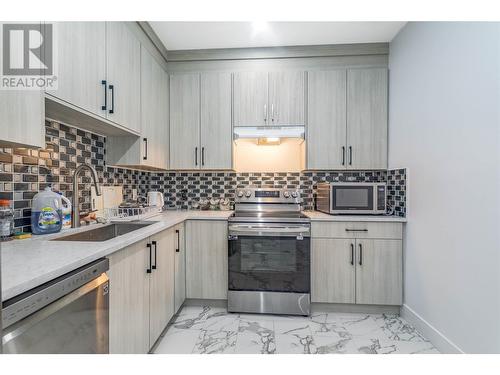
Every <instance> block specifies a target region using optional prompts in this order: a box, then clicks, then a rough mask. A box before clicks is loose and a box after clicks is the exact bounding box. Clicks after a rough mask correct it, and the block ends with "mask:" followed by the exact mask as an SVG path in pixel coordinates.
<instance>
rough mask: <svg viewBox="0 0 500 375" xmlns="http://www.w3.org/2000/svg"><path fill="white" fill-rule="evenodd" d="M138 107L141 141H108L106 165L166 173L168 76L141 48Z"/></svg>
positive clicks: (112, 138)
mask: <svg viewBox="0 0 500 375" xmlns="http://www.w3.org/2000/svg"><path fill="white" fill-rule="evenodd" d="M140 106H141V121H140V124H141V135H140V137H135V136H132V137H117V136H116V137H108V153H107V163H108V164H111V165H123V166H135V167H139V168H146V169H167V168H168V157H169V152H168V149H169V143H168V74H167V72H166V71H165V70H163V68H162V66H161V65H160V64H159V63H158V62H157V61H156V59H155V58H154V57H153V56H152V55H151V54H150V53H149V51H148V50H147V49H146V48H145V47H143V46H142V47H141V90H140Z"/></svg>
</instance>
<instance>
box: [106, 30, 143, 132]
mask: <svg viewBox="0 0 500 375" xmlns="http://www.w3.org/2000/svg"><path fill="white" fill-rule="evenodd" d="M106 52H107V53H106V67H107V81H108V82H107V84H108V93H107V96H108V98H107V107H108V110H107V118H108V120H111V121H113V122H115V123H117V124H120V125H122V126H125V127H126V128H128V129H131V130H134V131H137V132H139V131H140V130H141V127H140V120H141V117H140V113H141V102H140V99H139V95H138V93H139V92H140V89H141V45H140V43H139V40H138V39H137V38H136V37H135V35H134V34H133V32H132V30H130V28H129V27H128V26H127V24H126V23H124V22H107V23H106Z"/></svg>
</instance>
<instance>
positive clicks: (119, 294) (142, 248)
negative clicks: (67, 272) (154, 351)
mask: <svg viewBox="0 0 500 375" xmlns="http://www.w3.org/2000/svg"><path fill="white" fill-rule="evenodd" d="M174 239H175V232H174V229H173V228H171V229H167V230H164V231H162V232H160V233H158V234H156V235H154V236H152V237H150V238H148V239H146V240H143V241H140V242H137V243H135V244H133V245H130V246H128V247H126V248H125V249H123V250H120V251H118V252H116V253H114V254H112V255H110V256H109V261H110V267H109V271H108V275H109V279H110V316H109V325H110V327H109V350H110V353H121V354H127V353H139V354H141V353H147V352H148V351H149V349H150V348H151V347H152V345H153V344H154V343H155V342H156V340H157V339H158V337H159V336H160V334H161V332H162V331H163V330H164V329H165V327H166V325H167V323H168V322H169V320H170V319H171V318H172V316H173V314H174V259H175V244H174Z"/></svg>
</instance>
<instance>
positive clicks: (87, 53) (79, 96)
mask: <svg viewBox="0 0 500 375" xmlns="http://www.w3.org/2000/svg"><path fill="white" fill-rule="evenodd" d="M56 27H57V33H56V34H55V35H56V36H57V42H56V44H55V47H56V48H57V56H58V69H57V76H58V81H57V82H58V87H57V90H56V91H49V92H48V93H49V94H51V95H53V96H55V97H57V98H59V99H62V100H64V101H66V102H68V103H70V104H73V105H75V106H77V107H80V108H82V109H84V110H86V111H89V112H92V113H94V114H96V115H100V116H103V117H106V110H105V109H103V108H102V107H103V106H104V96H105V93H106V86H105V85H103V84H102V81H103V80H106V26H105V23H104V22H58V23H57V25H56Z"/></svg>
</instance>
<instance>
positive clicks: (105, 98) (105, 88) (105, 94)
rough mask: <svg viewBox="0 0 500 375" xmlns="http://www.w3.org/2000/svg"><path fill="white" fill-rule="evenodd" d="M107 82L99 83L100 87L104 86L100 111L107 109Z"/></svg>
mask: <svg viewBox="0 0 500 375" xmlns="http://www.w3.org/2000/svg"><path fill="white" fill-rule="evenodd" d="M107 84H108V83H107V82H106V81H105V80H102V81H101V85H103V86H104V105H103V106H101V110H103V111H105V110H106V109H107V108H108V88H107Z"/></svg>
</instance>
